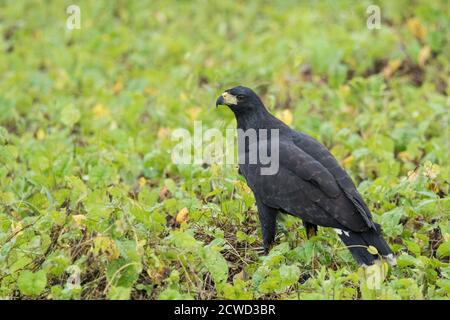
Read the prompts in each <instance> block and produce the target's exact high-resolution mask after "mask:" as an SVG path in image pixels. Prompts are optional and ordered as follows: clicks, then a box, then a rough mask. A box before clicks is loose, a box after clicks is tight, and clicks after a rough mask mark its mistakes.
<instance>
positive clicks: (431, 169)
mask: <svg viewBox="0 0 450 320" xmlns="http://www.w3.org/2000/svg"><path fill="white" fill-rule="evenodd" d="M423 167H424V172H423V175H424V176H425V177H428V178H430V179H436V178H437V176H438V174H439V172H440V171H441V168H440V167H439V165H437V164H433V163H431V161H426V162H425V164H424V165H423Z"/></svg>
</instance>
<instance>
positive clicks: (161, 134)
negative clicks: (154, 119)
mask: <svg viewBox="0 0 450 320" xmlns="http://www.w3.org/2000/svg"><path fill="white" fill-rule="evenodd" d="M169 134H170V130H169V129H167V128H159V129H158V133H157V136H158V139H166V138H167V137H169Z"/></svg>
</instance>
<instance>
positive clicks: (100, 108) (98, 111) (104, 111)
mask: <svg viewBox="0 0 450 320" xmlns="http://www.w3.org/2000/svg"><path fill="white" fill-rule="evenodd" d="M92 113H93V114H94V116H96V117H98V118H101V117H105V116H108V115H109V113H110V112H109V109H108V108H106V107H105V106H104V105H103V104H101V103H97V104H96V105H95V106H94V108H92Z"/></svg>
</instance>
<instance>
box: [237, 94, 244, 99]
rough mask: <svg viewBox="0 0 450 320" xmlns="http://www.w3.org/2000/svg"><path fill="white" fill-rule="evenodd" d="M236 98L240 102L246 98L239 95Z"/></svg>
mask: <svg viewBox="0 0 450 320" xmlns="http://www.w3.org/2000/svg"><path fill="white" fill-rule="evenodd" d="M236 98H238V100H243V99H244V98H245V96H244V95H243V94H238V95H237V96H236Z"/></svg>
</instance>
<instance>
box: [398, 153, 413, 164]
mask: <svg viewBox="0 0 450 320" xmlns="http://www.w3.org/2000/svg"><path fill="white" fill-rule="evenodd" d="M397 156H398V158H399V159H400V160H402V161H403V162H408V161H411V156H410V154H409V153H408V152H407V151H402V152H399V153H398V155H397Z"/></svg>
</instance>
